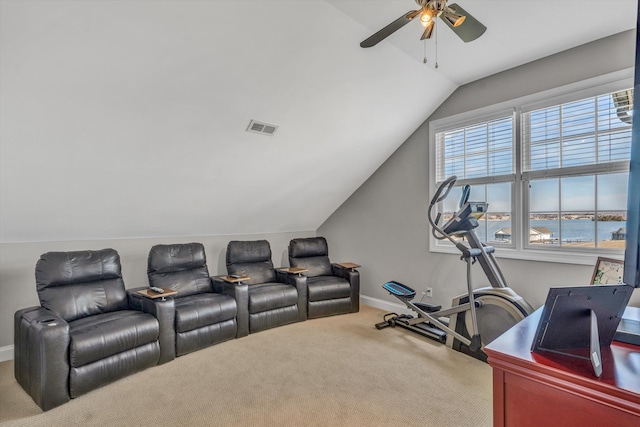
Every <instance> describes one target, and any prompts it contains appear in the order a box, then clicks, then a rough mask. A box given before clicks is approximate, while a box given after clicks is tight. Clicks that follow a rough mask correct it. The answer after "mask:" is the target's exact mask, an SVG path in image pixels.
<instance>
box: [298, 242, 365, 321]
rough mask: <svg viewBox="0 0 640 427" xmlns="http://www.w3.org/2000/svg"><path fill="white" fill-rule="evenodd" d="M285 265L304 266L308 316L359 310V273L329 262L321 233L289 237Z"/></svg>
mask: <svg viewBox="0 0 640 427" xmlns="http://www.w3.org/2000/svg"><path fill="white" fill-rule="evenodd" d="M289 265H290V266H291V267H297V268H304V269H307V270H308V271H307V272H306V273H304V274H305V275H306V276H307V288H308V298H309V301H308V304H309V306H308V313H307V315H308V318H309V319H313V318H317V317H325V316H331V315H334V314H345V313H355V312H357V311H359V310H360V273H358V271H357V270H354V269H353V268H345V267H343V266H341V265H339V264H335V263H334V264H332V263H331V262H330V261H329V246H328V245H327V240H326V239H325V238H324V237H310V238H300V239H293V240H291V242H289Z"/></svg>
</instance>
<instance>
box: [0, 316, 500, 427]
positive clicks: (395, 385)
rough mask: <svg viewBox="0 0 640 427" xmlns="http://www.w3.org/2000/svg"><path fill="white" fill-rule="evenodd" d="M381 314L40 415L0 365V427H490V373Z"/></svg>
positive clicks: (254, 341) (269, 340)
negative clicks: (386, 322)
mask: <svg viewBox="0 0 640 427" xmlns="http://www.w3.org/2000/svg"><path fill="white" fill-rule="evenodd" d="M382 314H383V312H382V311H380V310H377V309H374V308H371V307H367V306H362V307H361V311H360V313H354V314H348V315H342V316H334V317H329V318H324V319H313V320H308V321H306V322H302V323H296V324H292V325H287V326H283V327H279V328H276V329H272V330H268V331H264V332H259V333H256V334H253V335H249V336H248V337H245V338H241V339H237V340H233V341H228V342H225V343H222V344H219V345H216V346H213V347H210V348H207V349H204V350H200V351H198V352H195V353H192V354H189V355H186V356H183V357H180V358H178V359H176V360H174V361H172V362H170V363H167V364H164V365H162V366H156V367H153V368H150V369H147V370H146V371H144V372H141V373H138V374H136V375H133V376H130V377H128V378H125V379H123V380H120V381H117V382H115V383H113V384H110V385H108V386H105V387H102V388H100V389H98V390H95V391H93V392H90V393H88V394H86V395H84V396H81V397H79V398H77V399H74V400H72V401H70V402H69V403H67V404H65V405H62V406H59V407H57V408H55V409H52V410H50V411H48V412H46V413H43V412H42V411H41V410H40V409H39V408H38V407H37V406H36V404H35V403H34V402H33V401H32V400H31V398H30V397H29V396H28V395H27V394H26V393H25V392H24V391H23V390H22V388H20V386H19V385H18V383H17V382H16V381H15V379H14V376H13V362H12V361H9V362H3V363H0V425H3V426H5V425H6V426H125V425H131V426H165V425H180V426H194V425H215V426H368V427H370V426H398V427H400V426H434V427H435V426H457V427H464V426H490V425H491V423H492V415H491V402H492V397H491V394H492V388H491V368H490V367H489V366H488V365H487V364H485V363H483V362H480V361H478V360H475V359H473V358H471V357H469V356H466V355H463V354H461V353H458V352H456V351H453V350H450V349H448V348H446V347H445V346H444V345H441V344H438V343H436V342H434V341H431V340H428V339H426V338H422V337H419V336H417V335H415V334H412V333H410V332H408V331H406V330H404V329H400V328H396V329H391V328H387V329H384V330H380V331H379V330H376V329H375V327H374V324H375V323H376V322H379V321H381V320H382Z"/></svg>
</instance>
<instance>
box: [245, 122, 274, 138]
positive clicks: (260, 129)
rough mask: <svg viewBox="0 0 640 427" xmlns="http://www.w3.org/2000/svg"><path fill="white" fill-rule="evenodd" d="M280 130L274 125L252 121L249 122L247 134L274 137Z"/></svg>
mask: <svg viewBox="0 0 640 427" xmlns="http://www.w3.org/2000/svg"><path fill="white" fill-rule="evenodd" d="M277 130H278V126H277V125H272V124H269V123H265V122H259V121H256V120H251V121H250V122H249V127H248V128H247V132H253V133H260V134H262V135H269V136H273V134H275V133H276V131H277Z"/></svg>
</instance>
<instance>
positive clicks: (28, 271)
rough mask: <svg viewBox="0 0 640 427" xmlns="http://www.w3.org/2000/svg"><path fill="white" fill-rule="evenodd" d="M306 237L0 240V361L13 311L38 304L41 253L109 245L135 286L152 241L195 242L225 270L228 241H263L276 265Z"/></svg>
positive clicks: (212, 266) (143, 281)
mask: <svg viewBox="0 0 640 427" xmlns="http://www.w3.org/2000/svg"><path fill="white" fill-rule="evenodd" d="M310 236H315V232H312V231H309V232H296V233H278V234H252V235H233V236H206V237H180V238H177V237H173V238H169V237H162V238H154V239H122V240H99V241H68V242H36V243H3V244H0V360H2V359H3V358H5V359H6V358H8V357H13V355H12V354H9V355H7V354H5V353H7V352H10V349H7V348H6V347H9V346H12V345H13V314H14V313H15V312H16V311H17V310H19V309H21V308H25V307H30V306H34V305H40V303H39V302H38V296H37V294H36V285H35V265H36V262H37V261H38V259H39V258H40V255H41V254H43V253H45V252H49V251H74V250H85V249H102V248H113V249H115V250H117V251H118V253H119V254H120V261H121V263H122V273H123V277H124V283H125V286H126V287H127V288H135V287H137V286H148V284H149V282H148V281H147V256H148V254H149V249H150V248H151V247H152V246H153V245H157V244H169V243H188V242H200V243H202V244H203V245H204V247H205V252H206V254H207V266H208V267H209V274H211V275H216V274H226V273H227V270H226V264H225V256H226V248H227V243H229V241H230V240H258V239H265V240H268V241H269V243H270V244H271V252H272V259H273V264H274V265H275V266H276V267H280V266H288V265H289V261H288V258H287V246H288V245H289V241H290V240H291V239H293V238H295V237H310ZM3 347H4V349H3Z"/></svg>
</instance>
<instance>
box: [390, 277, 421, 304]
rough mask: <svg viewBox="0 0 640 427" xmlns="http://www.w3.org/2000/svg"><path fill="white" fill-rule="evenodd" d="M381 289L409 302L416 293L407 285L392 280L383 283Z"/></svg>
mask: <svg viewBox="0 0 640 427" xmlns="http://www.w3.org/2000/svg"><path fill="white" fill-rule="evenodd" d="M382 287H383V288H385V289H386V290H387V291H389V292H390V293H391V294H393V295H394V296H396V297H398V298H400V299H403V300H406V301H411V300H412V299H413V298H414V297H415V296H416V291H414V290H413V289H411V288H410V287H408V286H407V285H403V284H402V283H400V282H396V281H393V280H392V281H390V282H387V283H385V284H384V285H382Z"/></svg>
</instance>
